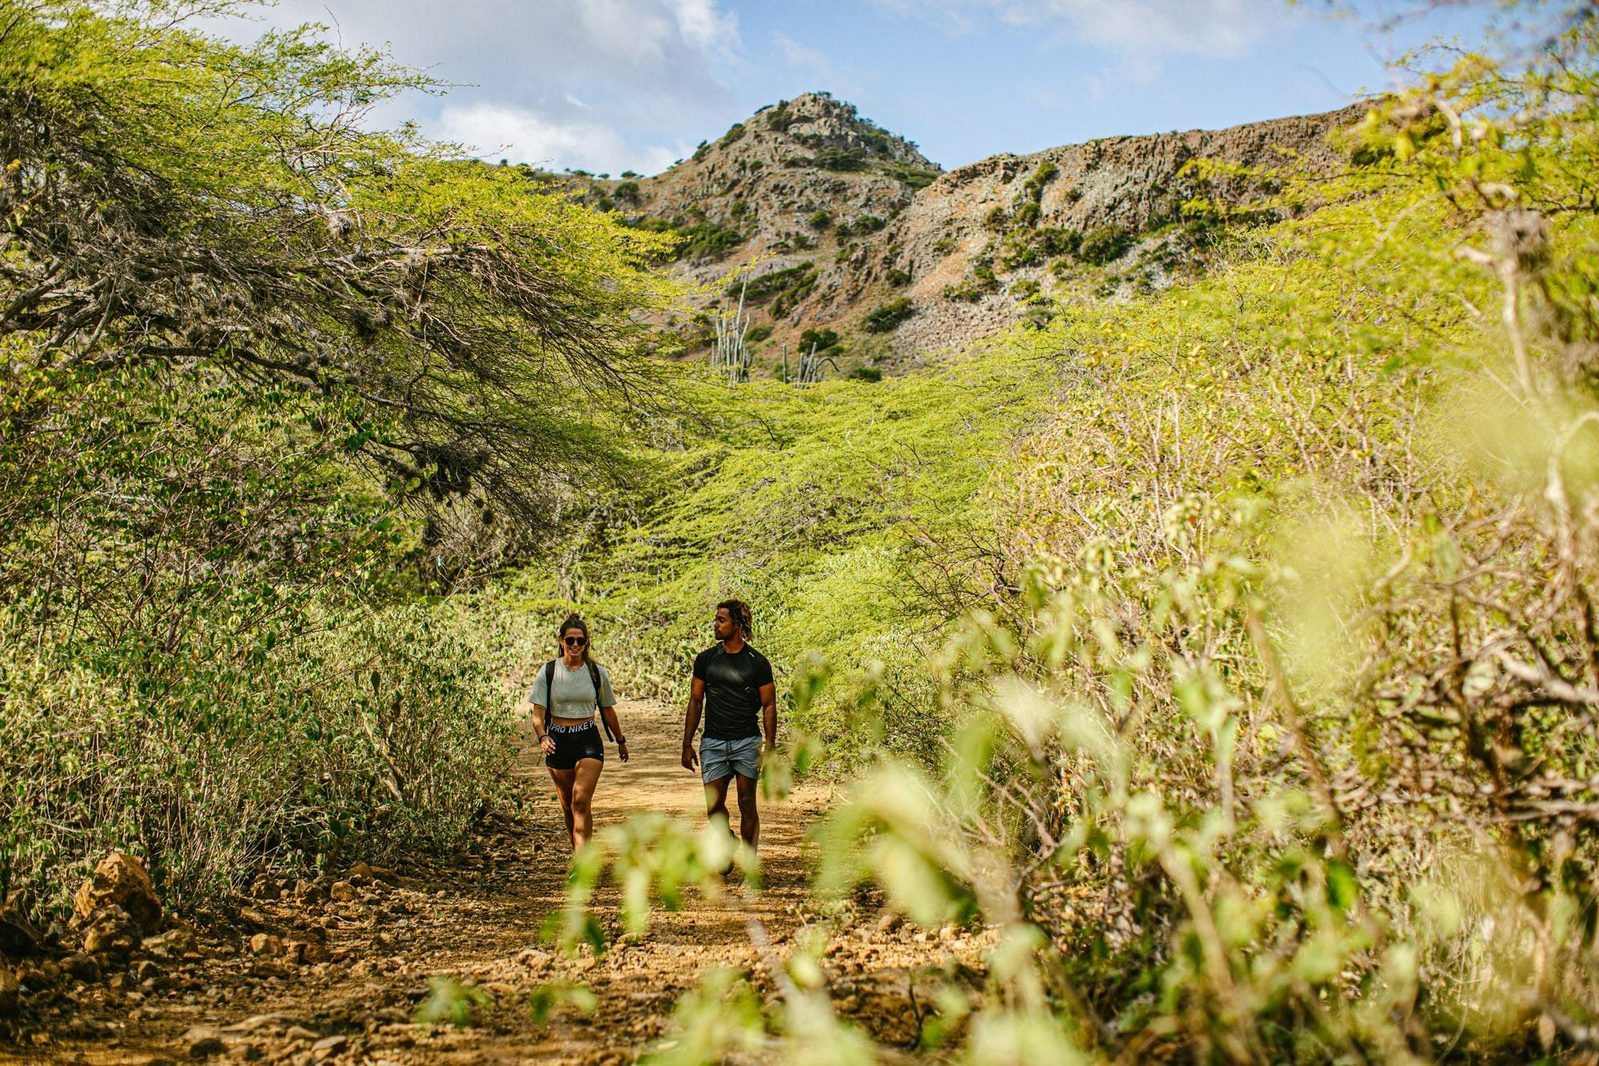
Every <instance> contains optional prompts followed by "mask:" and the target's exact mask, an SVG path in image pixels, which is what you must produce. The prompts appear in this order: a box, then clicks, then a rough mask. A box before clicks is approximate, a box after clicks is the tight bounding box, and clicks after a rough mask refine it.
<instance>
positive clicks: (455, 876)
mask: <svg viewBox="0 0 1599 1066" xmlns="http://www.w3.org/2000/svg"><path fill="white" fill-rule="evenodd" d="M621 713H622V715H623V720H624V722H625V723H626V727H627V731H628V733H629V735H630V739H631V741H632V750H633V753H634V754H633V759H632V761H631V762H630V763H629V764H626V765H623V764H622V763H620V762H619V761H618V760H617V759H616V758H615V749H614V748H611V749H609V754H610V757H609V759H608V761H607V763H606V769H605V775H604V777H603V778H602V779H601V782H600V788H599V791H598V793H597V796H596V800H595V819H596V828H603V827H604V826H606V825H610V824H615V823H617V822H619V821H621V820H623V819H625V818H627V817H628V816H629V815H632V814H635V813H639V812H644V811H659V812H663V813H666V814H669V815H672V816H680V817H683V818H685V819H691V820H694V821H695V822H697V821H698V820H699V819H701V818H703V817H704V808H703V803H704V801H703V796H702V793H701V791H700V788H699V785H698V782H697V779H696V777H695V775H693V774H690V773H689V772H688V771H685V770H684V769H683V768H682V767H681V766H680V765H678V752H679V742H680V736H681V734H680V732H679V730H680V728H681V725H680V722H681V719H680V712H678V711H675V710H674V709H672V708H668V707H666V706H664V705H661V704H655V703H647V702H625V703H624V704H623V705H622V707H621ZM515 772H516V774H517V776H518V779H519V783H520V784H521V786H522V789H523V791H524V794H525V795H526V796H527V797H528V801H529V802H528V810H529V812H530V813H529V814H528V815H527V816H526V817H525V818H524V819H522V820H517V821H509V820H506V821H499V822H495V823H493V824H490V825H488V826H485V828H484V830H483V831H482V833H481V834H480V835H479V838H478V840H477V841H476V843H475V846H474V848H473V849H472V851H471V852H469V853H468V854H466V855H465V856H463V857H462V858H460V859H458V860H456V861H454V862H452V863H449V864H438V865H423V864H418V865H414V866H410V867H406V868H403V869H401V870H400V871H399V874H400V883H399V884H398V885H397V886H389V885H385V884H383V883H382V882H381V881H374V882H372V883H369V884H366V885H361V886H356V888H355V891H354V893H353V895H354V896H355V898H353V899H348V900H343V901H333V900H325V899H320V898H318V896H317V895H316V894H315V893H312V894H310V896H309V898H300V897H295V896H290V895H285V896H284V897H283V898H281V899H276V900H272V899H268V900H262V901H256V902H252V903H251V904H250V909H251V910H252V911H253V913H252V914H249V915H248V918H249V919H250V920H252V921H254V922H255V923H256V925H257V927H258V929H259V930H260V931H264V932H266V933H267V934H269V935H273V936H277V937H279V938H281V940H283V941H284V942H292V941H296V940H299V941H303V942H305V943H306V944H307V947H306V948H305V949H303V950H304V951H305V952H306V954H307V956H308V957H307V958H305V959H303V960H302V959H300V958H297V957H295V956H294V954H293V952H294V949H293V947H292V946H290V947H289V948H288V950H287V951H285V950H279V949H278V948H277V945H276V943H274V944H273V945H272V948H271V949H270V950H268V952H267V954H266V955H264V956H263V955H258V954H256V953H255V952H253V951H252V950H251V946H250V942H249V939H248V937H249V930H244V931H240V932H230V933H227V934H209V935H208V934H207V933H205V932H203V931H202V934H201V936H200V941H199V944H198V946H197V950H194V951H191V952H189V953H188V954H187V957H185V958H181V959H177V960H172V961H155V962H150V961H143V962H141V961H140V960H138V959H137V958H136V959H135V960H134V962H133V964H132V969H131V970H130V971H128V972H125V973H124V975H123V976H122V977H121V978H120V979H118V980H115V981H113V975H112V973H111V972H110V971H108V972H107V973H106V974H105V975H103V976H102V977H101V978H100V979H98V980H88V981H73V980H70V979H62V980H61V981H60V982H58V983H57V985H56V987H54V988H53V989H47V990H45V991H43V992H41V993H38V994H37V995H34V996H31V997H29V1001H28V1003H27V1015H26V1022H25V1025H26V1026H27V1028H25V1030H24V1032H23V1034H22V1041H23V1042H22V1044H21V1046H17V1045H11V1046H9V1047H8V1046H7V1045H4V1044H0V1063H9V1062H19V1061H22V1062H41V1061H46V1062H62V1063H66V1062H72V1063H95V1064H98V1063H144V1064H155V1063H161V1062H182V1061H195V1060H196V1059H197V1058H204V1057H209V1056H217V1057H219V1058H220V1057H226V1058H230V1059H235V1060H238V1061H264V1062H289V1063H312V1062H378V1063H393V1064H396V1066H398V1064H409V1063H469V1062H470V1063H496V1062H525V1061H532V1060H537V1061H539V1062H541V1063H566V1062H571V1063H610V1062H617V1063H621V1062H632V1061H633V1060H634V1059H636V1058H637V1057H638V1056H639V1055H640V1054H641V1053H643V1052H644V1051H646V1050H647V1049H648V1048H649V1046H650V1045H651V1044H652V1043H653V1042H655V1041H657V1040H659V1039H661V1038H662V1037H663V1036H669V1033H668V1030H669V1026H670V1022H671V1012H672V1007H673V1004H674V1002H675V1000H676V999H677V997H678V996H679V995H681V994H682V993H683V992H684V991H686V990H687V989H689V988H691V987H692V986H693V985H694V984H695V982H696V981H697V979H698V978H699V976H700V974H701V973H702V971H704V970H705V969H706V968H707V967H710V966H713V965H723V966H733V967H738V968H744V969H750V970H754V971H758V970H759V967H758V966H757V961H758V960H757V953H756V951H755V949H754V948H753V947H752V945H751V942H750V933H749V923H750V922H751V920H754V921H758V922H760V923H761V924H762V926H763V927H764V928H765V930H766V932H767V935H768V936H769V937H770V938H771V940H772V942H773V943H774V944H775V945H776V950H777V951H778V952H779V953H780V954H784V955H786V954H787V952H788V950H790V945H791V944H792V942H793V936H794V933H795V932H796V930H797V928H798V927H799V926H800V925H801V924H802V923H804V922H806V921H815V920H817V919H816V908H815V907H814V906H812V905H811V903H810V901H809V899H808V896H807V891H806V887H807V881H808V874H809V861H808V857H807V845H806V842H805V834H806V831H807V830H808V829H809V828H810V827H811V825H812V824H813V822H814V821H815V820H816V819H817V818H818V817H819V815H820V813H821V812H822V811H823V810H824V809H825V807H826V803H827V799H828V796H827V794H826V790H825V787H824V786H816V785H810V786H804V787H802V788H801V789H799V790H798V791H796V792H795V793H794V795H792V796H791V797H790V798H789V799H788V800H786V801H784V802H782V803H771V804H767V805H766V806H765V807H764V808H763V810H762V819H761V824H762V833H761V849H760V850H761V860H762V865H763V868H764V871H765V878H766V884H765V887H764V888H763V889H762V890H761V891H760V892H758V893H755V892H748V893H747V892H745V891H744V890H743V889H741V888H730V889H729V891H728V892H727V893H726V894H725V895H724V896H723V897H722V898H720V899H711V898H707V897H705V896H702V895H700V894H699V893H690V894H689V896H688V898H687V899H686V901H685V906H684V908H683V909H682V910H680V911H677V912H675V913H667V912H663V911H660V910H657V911H656V913H655V915H654V920H653V925H652V928H651V930H650V932H649V933H648V934H647V935H646V936H645V937H644V938H642V940H640V941H637V942H633V943H625V944H618V945H617V946H616V947H615V948H613V949H612V950H609V951H607V952H606V953H605V954H603V955H602V956H600V957H599V958H597V959H596V958H594V957H592V956H586V955H584V956H579V957H577V958H573V959H568V958H566V957H564V956H562V955H560V954H559V953H557V952H555V951H554V950H553V949H552V947H551V945H550V943H549V942H548V939H547V938H546V937H545V936H543V935H542V931H543V929H544V927H545V924H546V922H547V921H548V920H549V919H550V918H551V916H552V915H553V914H555V913H556V912H557V911H558V910H559V907H560V904H561V900H562V893H563V887H564V881H565V875H566V862H567V851H568V849H567V845H566V843H565V832H564V829H563V827H562V826H561V819H560V813H559V809H558V807H557V806H556V804H555V800H554V796H553V793H552V792H551V789H550V787H549V780H548V777H547V776H546V773H545V771H544V769H543V766H542V763H541V761H540V760H538V759H537V757H536V754H535V753H533V752H532V751H531V750H530V749H526V748H525V749H524V751H523V753H522V755H521V756H520V757H519V759H518V761H517V764H516V771H515ZM269 894H270V893H269ZM341 894H350V893H341ZM596 913H597V914H598V916H599V918H600V920H601V922H602V923H603V924H605V925H606V927H607V928H608V929H609V930H611V931H612V932H614V931H615V930H616V893H615V891H614V890H613V889H611V888H605V889H602V890H601V892H600V894H599V896H598V899H597V905H596ZM324 926H325V927H326V928H325V929H324V928H323V927H324ZM835 934H836V935H835V936H834V937H833V940H832V942H831V944H830V946H829V948H828V951H827V957H828V960H829V961H828V967H827V968H828V970H829V971H830V975H831V976H832V978H833V994H834V996H835V1003H836V1005H837V1007H838V1008H839V1009H840V1011H841V1013H843V1014H844V1015H846V1016H849V1017H852V1018H854V1019H855V1020H856V1021H858V1022H860V1023H862V1024H863V1025H864V1026H865V1027H866V1029H867V1030H868V1031H869V1032H871V1033H872V1035H873V1036H875V1037H876V1038H878V1039H879V1040H882V1041H885V1042H886V1043H888V1044H889V1045H904V1044H906V1043H913V1042H914V1041H915V1038H916V1033H917V1023H918V1019H917V1016H916V1014H915V1013H914V1012H913V1011H912V1010H911V1008H910V998H909V996H907V994H906V992H907V989H908V987H909V984H910V982H912V981H913V980H915V979H916V977H917V974H918V973H919V972H921V971H923V970H925V969H926V968H927V967H936V968H940V969H944V968H947V967H948V966H949V964H950V963H951V962H952V960H953V959H954V958H956V957H960V958H962V960H963V961H965V960H967V959H970V960H972V961H975V959H976V952H977V950H978V948H979V944H978V942H977V940H975V939H968V938H967V937H966V936H964V935H963V934H959V933H955V932H953V931H950V930H945V931H944V932H943V935H942V936H940V935H939V934H938V933H929V932H923V931H913V930H910V929H908V928H903V927H899V926H898V925H897V923H896V922H895V921H894V920H893V919H892V918H890V919H886V920H883V921H877V920H873V921H871V922H863V923H857V924H855V926H854V927H853V928H848V929H843V930H835ZM439 976H448V977H451V978H453V979H454V980H456V981H459V982H462V983H463V984H469V985H471V986H475V987H476V988H477V989H478V990H480V991H481V993H482V994H483V996H482V1001H481V1002H480V1003H479V1004H478V1005H477V1007H476V1008H475V1009H474V1010H473V1012H472V1018H471V1024H470V1025H466V1026H462V1027H460V1028H455V1027H452V1026H448V1025H443V1024H420V1023H418V1022H416V1021H415V1020H414V1019H415V1017H416V1012H417V1008H418V1005H419V1003H420V1002H422V1001H423V999H424V998H425V996H426V995H427V992H428V989H429V985H430V982H431V981H432V980H433V979H434V978H435V977H439ZM574 984H575V985H581V986H583V987H586V988H588V989H590V990H591V991H593V992H594V993H595V995H596V997H597V999H598V1007H597V1009H595V1010H594V1011H593V1012H592V1013H589V1012H585V1011H583V1010H580V1009H578V1007H576V1006H573V1005H570V1004H561V1005H557V1006H556V1007H555V1008H554V1010H553V1011H552V1012H551V1013H550V1015H549V1017H548V1019H547V1020H546V1021H544V1022H542V1023H541V1022H539V1021H537V1020H536V1019H535V1017H534V1015H533V1012H532V1011H531V1010H530V1006H529V1004H530V1002H531V998H532V997H533V996H534V995H535V993H536V991H537V990H538V989H540V988H541V987H549V986H553V985H574ZM757 986H758V987H761V988H762V989H763V991H765V992H767V993H770V986H769V982H767V981H766V980H764V979H758V980H757ZM340 1038H342V1039H340Z"/></svg>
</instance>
